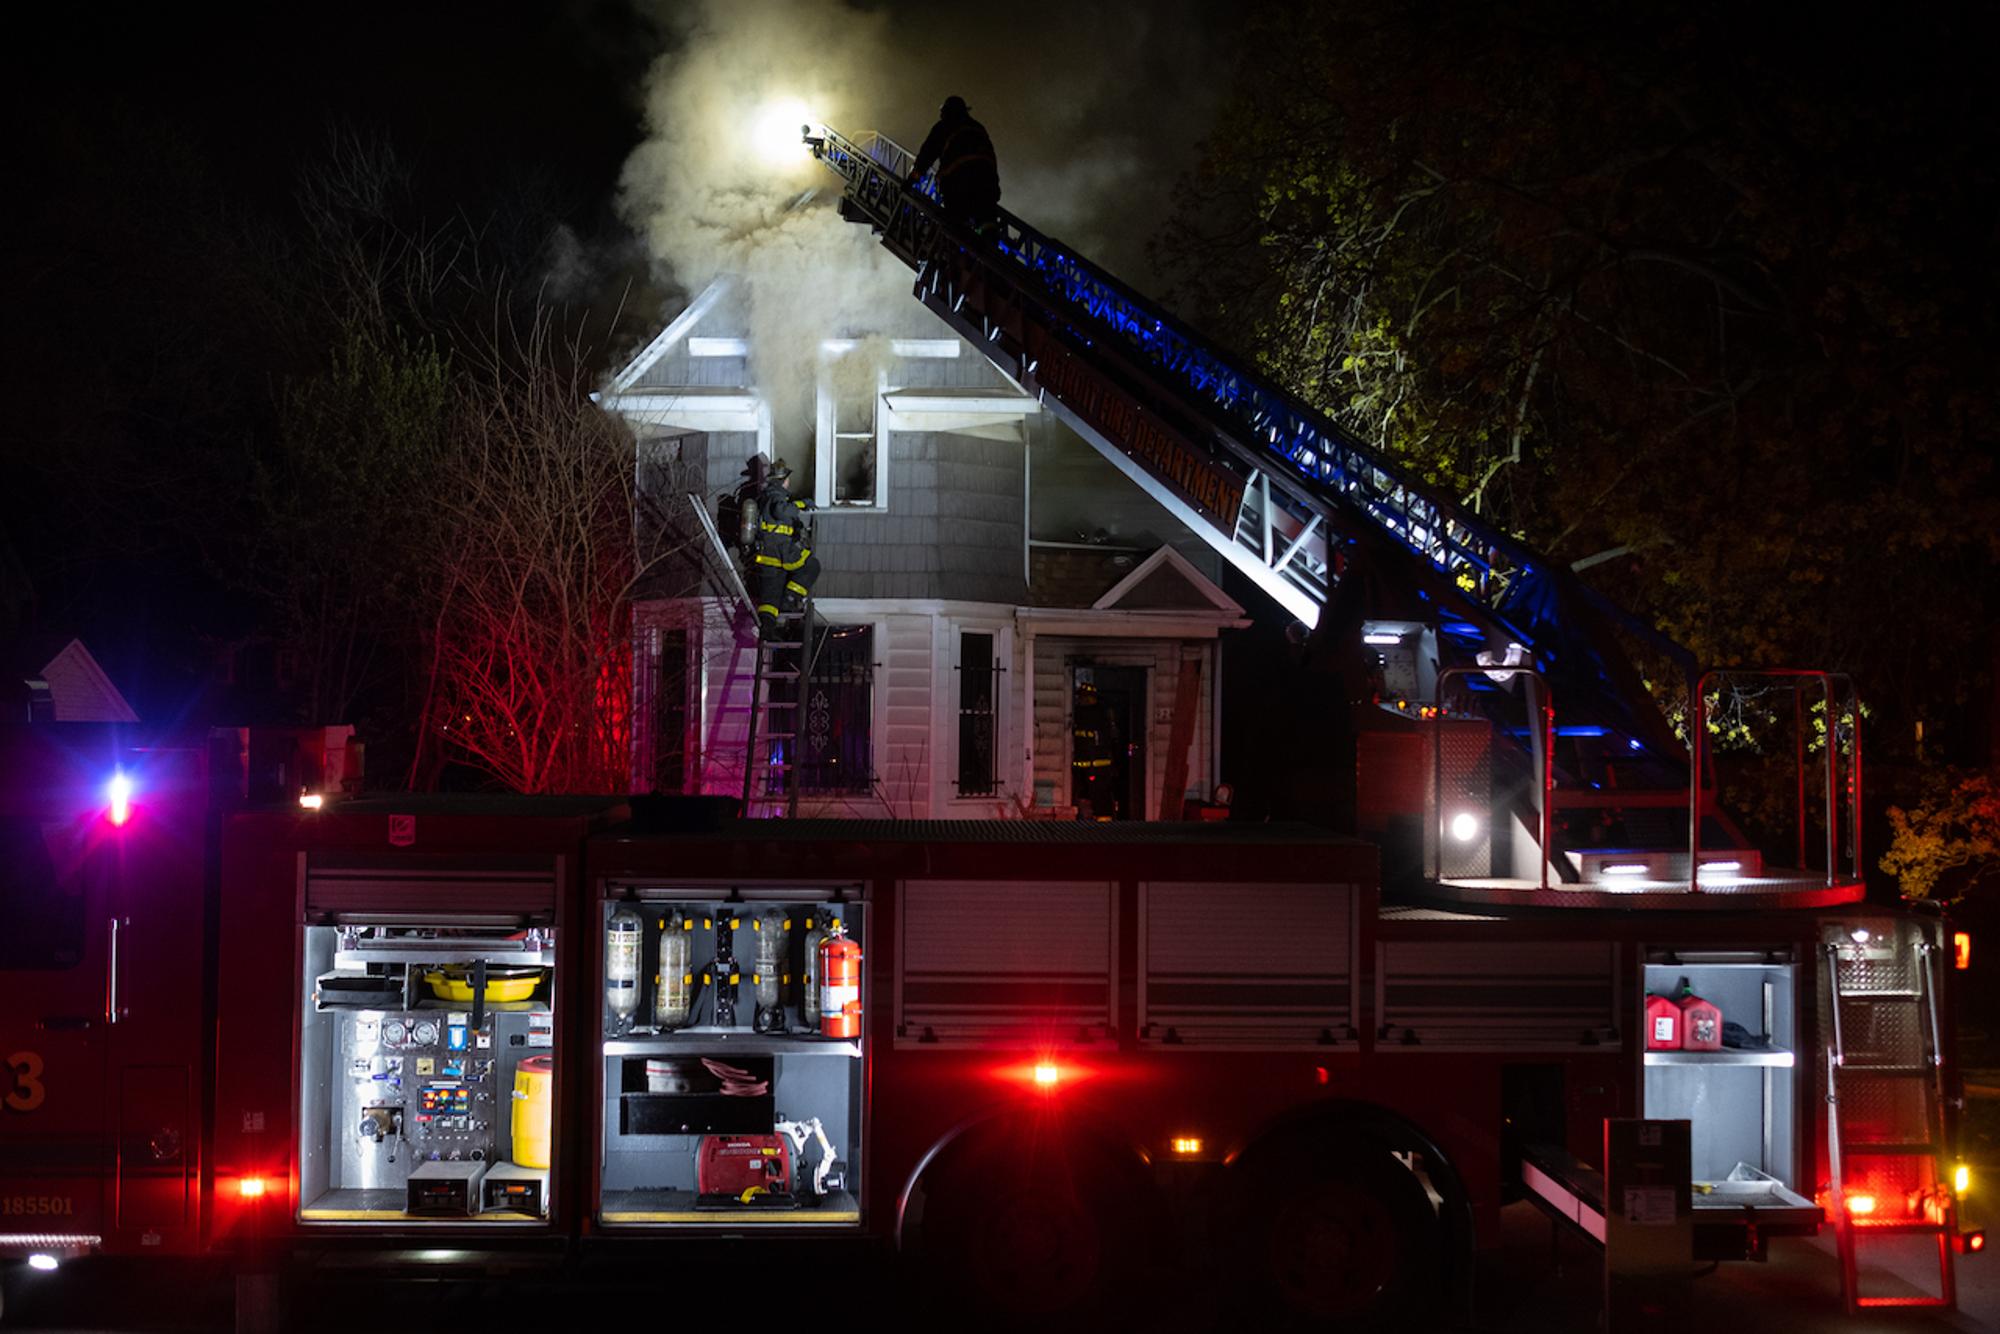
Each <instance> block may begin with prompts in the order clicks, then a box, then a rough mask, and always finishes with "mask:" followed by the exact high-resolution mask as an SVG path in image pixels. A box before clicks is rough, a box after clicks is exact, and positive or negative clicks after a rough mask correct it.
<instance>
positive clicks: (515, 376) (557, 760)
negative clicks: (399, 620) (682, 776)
mask: <svg viewBox="0 0 2000 1334" xmlns="http://www.w3.org/2000/svg"><path fill="white" fill-rule="evenodd" d="M583 364H584V359H583V358H582V357H581V356H580V355H578V353H577V349H575V348H574V347H573V346H571V347H567V348H566V347H564V346H562V345H561V344H560V343H559V341H558V338H557V335H556V330H555V325H554V319H553V316H552V315H551V314H550V312H548V311H546V310H541V311H539V312H538V313H537V314H536V315H535V316H534V318H533V319H532V320H531V321H530V322H529V323H528V324H527V325H526V326H525V327H522V328H517V327H515V326H513V325H511V324H507V323H504V322H503V323H501V324H499V325H498V326H497V327H496V330H495V332H494V334H493V336H492V338H491V340H490V342H489V344H488V345H487V346H486V347H485V348H484V349H483V350H482V353H481V355H480V357H479V360H478V362H477V364H476V365H469V366H468V367H467V368H466V373H465V374H463V375H462V376H461V377H460V379H459V380H458V382H457V383H456V385H455V386H454V391H453V394H452V402H451V409H450V414H449V421H448V425H447V427H446V431H445V445H444V453H443V460H442V464H441V467H440V470H439V475H438V477H437V478H436V482H435V485H434V487H433V488H432V497H433V501H432V503H433V506H434V509H433V515H432V522H431V524H430V527H429V537H428V539H427V540H426V542H425V544H424V546H425V558H424V565H423V568H422V576H421V581H422V585H423V587H424V590H425V603H426V606H427V608H428V609H430V610H431V611H432V613H433V614H434V618H435V619H434V622H433V624H432V626H431V628H430V631H429V634H428V640H429V648H430V668H429V675H428V681H429V691H428V693H429V700H428V703H427V706H426V710H425V720H426V726H427V728H428V730H429V731H430V733H431V735H433V736H434V737H435V738H436V739H437V740H438V741H440V742H442V744H443V745H444V747H445V748H446V750H447V751H448V752H449V753H451V754H454V755H456V756H458V757H459V758H462V759H464V760H466V761H468V762H470V763H472V764H474V765H475V766H477V767H478V768H480V769H483V770H484V771H486V772H487V773H489V774H491V775H492V776H493V777H495V778H496V779H498V780H499V781H500V782H501V783H503V784H505V785H506V786H507V787H509V788H512V789H514V790H515V791H519V792H622V791H625V790H627V789H628V787H629V785H630V765H631V755H630V744H631V735H630V719H631V700H632V680H631V667H632V662H631V603H632V597H633V592H634V590H635V588H636V587H637V586H638V585H639V584H640V582H641V581H643V580H645V579H646V578H647V576H648V575H649V574H651V573H653V572H654V571H655V570H657V569H659V568H660V567H661V566H662V565H663V564H665V563H666V562H667V561H668V560H669V558H670V557H672V556H673V555H674V554H675V553H676V552H677V551H678V550H679V549H680V545H681V543H680V538H679V536H678V532H677V530H676V528H675V526H674V525H671V524H668V523H665V522H662V521H661V518H662V516H660V515H659V514H657V513H655V512H654V509H653V506H654V501H653V498H652V496H651V495H649V494H645V493H642V492H641V490H640V489H639V487H638V486H637V484H636V478H637V475H638V473H637V469H636V466H635V447H634V444H633V441H632V438H631V436H630V435H629V434H628V433H627V432H626V431H625V430H624V429H623V428H622V427H621V426H620V425H619V424H618V423H617V422H616V421H614V420H613V419H612V418H610V417H608V416H607V415H605V414H604V413H603V412H602V411H600V410H599V409H598V408H597V406H596V405H595V404H594V403H593V402H592V401H591V400H590V398H589V395H588V393H587V390H588V387H589V381H588V380H587V379H586V378H585V372H584V371H583V369H582V367H583Z"/></svg>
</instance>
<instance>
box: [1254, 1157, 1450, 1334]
mask: <svg viewBox="0 0 2000 1334" xmlns="http://www.w3.org/2000/svg"><path fill="white" fill-rule="evenodd" d="M1240 1167H1241V1168H1242V1169H1245V1170H1244V1171H1243V1177H1242V1179H1241V1181H1239V1182H1238V1183H1237V1184H1238V1189H1237V1190H1236V1192H1235V1197H1234V1201H1233V1204H1234V1208H1233V1213H1234V1217H1233V1219H1232V1229H1231V1230H1232V1232H1233V1234H1234V1235H1235V1236H1236V1237H1237V1238H1238V1239H1239V1244H1240V1246H1241V1250H1240V1251H1239V1253H1238V1256H1237V1273H1238V1274H1239V1275H1241V1276H1243V1277H1245V1278H1247V1279H1248V1280H1249V1281H1248V1282H1247V1283H1246V1284H1245V1287H1246V1289H1247V1293H1246V1296H1247V1298H1248V1299H1249V1300H1250V1301H1251V1302H1252V1303H1254V1304H1261V1305H1264V1306H1267V1307H1269V1308H1270V1309H1269V1317H1270V1320H1271V1322H1272V1323H1274V1324H1275V1325H1276V1326H1277V1327H1278V1328H1279V1329H1285V1330H1315V1329H1340V1330H1369V1329H1401V1328H1415V1327H1417V1326H1416V1325H1415V1324H1413V1323H1412V1322H1414V1321H1418V1320H1420V1319H1421V1317H1422V1316H1423V1314H1424V1313H1425V1311H1426V1310H1428V1309H1429V1308H1430V1306H1431V1305H1432V1303H1433V1302H1434V1301H1435V1300H1436V1298H1437V1291H1436V1289H1437V1264H1438V1244H1439V1241H1438V1232H1439V1229H1438V1221H1437V1214H1436V1212H1435V1211H1434V1210H1433V1209H1432V1208H1431V1203H1430V1198H1429V1196H1427V1195H1426V1194H1425V1193H1424V1189H1423V1186H1422V1184H1421V1183H1420V1182H1419V1181H1418V1180H1417V1178H1416V1176H1415V1174H1414V1173H1412V1172H1410V1171H1409V1170H1408V1169H1407V1168H1405V1167H1404V1166H1403V1165H1402V1164H1401V1163H1399V1162H1397V1161H1396V1160H1395V1159H1394V1158H1392V1157H1390V1156H1389V1154H1388V1153H1387V1152H1370V1153H1357V1154H1352V1155H1349V1156H1346V1157H1342V1158H1338V1159H1332V1160H1327V1159H1326V1158H1325V1157H1324V1155H1323V1154H1319V1155H1314V1154H1309V1153H1305V1152H1300V1153H1299V1154H1297V1155H1296V1156H1294V1155H1293V1154H1290V1153H1286V1154H1265V1155H1259V1156H1258V1158H1257V1159H1256V1160H1255V1161H1247V1162H1245V1163H1243V1164H1240Z"/></svg>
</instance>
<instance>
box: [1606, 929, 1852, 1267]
mask: <svg viewBox="0 0 2000 1334" xmlns="http://www.w3.org/2000/svg"><path fill="white" fill-rule="evenodd" d="M1797 971H1798V970H1797V967H1796V965H1795V963H1794V962H1793V955H1792V951H1791V950H1790V949H1788V948H1787V949H1774V950H1756V949H1746V950H1717V949H1701V950H1694V949H1688V950H1672V949H1658V948H1656V949H1652V950H1649V951H1647V955H1646V966H1645V986H1644V988H1643V991H1644V993H1645V995H1644V997H1643V998H1642V1007H1643V1008H1644V1010H1645V1013H1644V1015H1642V1019H1643V1020H1644V1021H1645V1023H1646V1025H1647V1029H1646V1033H1647V1041H1646V1042H1644V1043H1642V1044H1641V1045H1642V1046H1644V1047H1645V1048H1646V1050H1645V1051H1644V1052H1643V1055H1642V1061H1643V1063H1644V1067H1645V1107H1644V1114H1645V1115H1646V1116H1648V1117H1651V1118H1655V1119H1662V1120H1686V1121H1688V1122H1690V1123H1691V1128H1692V1155H1693V1163H1692V1166H1693V1169H1694V1172H1693V1175H1694V1200H1693V1203H1694V1208H1695V1215H1696V1221H1697V1222H1699V1221H1700V1220H1701V1216H1702V1214H1703V1213H1704V1212H1708V1213H1712V1214H1713V1215H1715V1216H1717V1217H1720V1216H1723V1215H1728V1216H1730V1217H1732V1218H1741V1217H1743V1216H1744V1214H1745V1211H1746V1210H1749V1211H1754V1213H1755V1215H1756V1218H1757V1220H1758V1226H1759V1227H1762V1228H1765V1229H1767V1230H1768V1229H1770V1228H1771V1227H1773V1226H1774V1225H1775V1226H1778V1227H1781V1228H1785V1227H1788V1225H1795V1226H1797V1227H1798V1228H1799V1230H1803V1231H1811V1230H1812V1229H1813V1228H1814V1227H1816V1226H1817V1225H1818V1222H1819V1209H1818V1207H1817V1206H1816V1205H1814V1204H1813V1203H1812V1201H1811V1200H1810V1199H1808V1198H1806V1197H1805V1196H1804V1195H1803V1194H1801V1193H1800V1192H1799V1183H1800V1179H1801V1178H1800V1175H1799V1165H1800V1160H1801V1155H1800V1146H1801V1144H1802V1143H1803V1139H1802V1135H1801V1123H1800V1116H1801V1112H1802V1110H1803V1109H1802V1107H1801V1105H1800V1096H1799V1088H1800V1084H1799V1080H1800V1072H1799V1069H1798V1056H1797V1052H1796V1044H1797V1041H1798V1036H1799V1029H1798V1019H1797V1013H1798V991H1797ZM1683 983H1685V987H1683ZM1717 1011H1719V1012H1720V1013H1719V1015H1718V1014H1717V1013H1716V1012H1717Z"/></svg>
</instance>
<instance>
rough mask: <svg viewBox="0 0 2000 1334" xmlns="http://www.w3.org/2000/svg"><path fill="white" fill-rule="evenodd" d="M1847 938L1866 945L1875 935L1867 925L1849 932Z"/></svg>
mask: <svg viewBox="0 0 2000 1334" xmlns="http://www.w3.org/2000/svg"><path fill="white" fill-rule="evenodd" d="M1847 938H1848V939H1849V940H1852V941H1853V942H1854V943H1855V944H1857V945H1866V944H1867V943H1868V942H1869V941H1871V940H1873V939H1874V938H1875V937H1874V935H1873V934H1872V933H1870V931H1869V930H1868V928H1867V927H1865V926H1857V927H1855V928H1854V929H1853V930H1852V931H1850V932H1848V933H1847Z"/></svg>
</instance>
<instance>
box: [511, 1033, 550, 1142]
mask: <svg viewBox="0 0 2000 1334" xmlns="http://www.w3.org/2000/svg"><path fill="white" fill-rule="evenodd" d="M555 1087H556V1078H555V1059H554V1058H553V1057H549V1056H530V1057H529V1058H528V1059H527V1060H525V1061H522V1062H521V1063H520V1064H519V1065H518V1066H516V1067H514V1161H515V1162H517V1163H519V1164H520V1165H521V1166H523V1167H540V1168H546V1167H548V1165H549V1109H550V1107H551V1106H552V1104H553V1102H554V1100H555Z"/></svg>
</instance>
